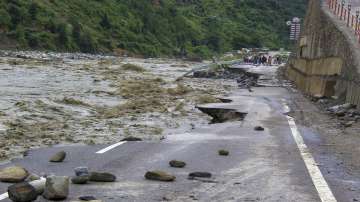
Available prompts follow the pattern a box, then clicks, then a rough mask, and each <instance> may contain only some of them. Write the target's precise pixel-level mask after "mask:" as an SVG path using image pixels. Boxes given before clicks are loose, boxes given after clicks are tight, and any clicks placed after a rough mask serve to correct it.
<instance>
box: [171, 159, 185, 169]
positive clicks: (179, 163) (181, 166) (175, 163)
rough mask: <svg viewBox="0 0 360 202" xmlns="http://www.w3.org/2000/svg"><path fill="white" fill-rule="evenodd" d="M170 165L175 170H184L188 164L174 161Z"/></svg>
mask: <svg viewBox="0 0 360 202" xmlns="http://www.w3.org/2000/svg"><path fill="white" fill-rule="evenodd" d="M169 165H170V166H171V167H173V168H183V167H185V166H186V163H185V162H183V161H177V160H172V161H170V162H169Z"/></svg>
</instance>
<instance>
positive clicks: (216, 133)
mask: <svg viewBox="0 0 360 202" xmlns="http://www.w3.org/2000/svg"><path fill="white" fill-rule="evenodd" d="M253 90H254V92H252V93H250V92H248V91H247V90H237V91H235V92H234V93H233V94H232V95H231V96H229V98H230V99H232V100H233V102H232V103H227V104H224V103H222V104H210V105H207V107H214V106H216V107H224V108H232V109H236V110H238V111H239V112H246V113H248V115H247V116H246V117H245V119H244V121H239V122H226V123H219V124H209V125H207V126H204V127H201V128H195V129H193V130H191V131H188V132H187V133H184V134H176V135H171V136H168V137H167V138H166V139H165V140H163V141H161V142H156V141H154V142H126V143H124V144H122V145H120V146H118V147H115V148H113V149H111V150H109V151H107V152H105V153H102V154H97V153H96V152H98V151H99V150H101V149H103V148H106V147H107V146H109V145H97V146H78V145H77V146H67V147H53V148H44V149H38V150H33V151H31V152H29V155H28V156H27V157H25V158H24V159H17V160H13V161H12V162H11V163H8V164H4V165H2V166H1V167H4V166H8V165H10V164H11V165H13V164H14V165H21V166H24V167H25V168H27V169H28V170H29V171H31V172H34V173H44V172H45V173H48V174H56V175H67V176H72V175H73V169H74V168H75V167H78V166H88V167H89V168H90V169H91V170H93V171H107V172H112V173H114V174H115V175H116V176H117V177H118V179H117V182H116V183H108V184H103V183H90V184H87V185H71V188H70V190H71V191H70V196H69V198H68V201H71V200H74V199H76V198H77V197H78V196H81V195H92V196H95V197H96V198H98V199H102V200H103V201H106V202H112V201H114V202H115V201H194V200H198V201H299V202H300V201H301V202H306V201H321V199H320V197H321V196H319V193H318V191H317V188H316V187H315V186H314V183H313V180H314V179H312V176H310V175H309V171H308V169H307V166H306V165H305V163H304V160H303V158H302V156H301V153H300V152H299V148H298V146H297V144H296V142H295V141H294V138H293V136H292V131H291V129H290V127H289V123H288V120H287V117H286V114H285V113H286V109H284V99H285V100H289V99H290V97H289V93H288V91H287V90H286V89H284V88H280V87H262V88H254V89H253ZM258 125H261V126H263V127H265V131H254V127H255V126H258ZM300 127H301V126H300ZM306 141H309V140H308V139H307V138H305V142H306ZM310 141H312V140H310ZM316 141H318V140H316ZM219 149H226V150H229V151H230V155H229V156H228V157H221V156H218V154H217V151H218V150H219ZM59 150H65V151H66V152H68V158H67V159H66V161H65V162H63V163H59V164H54V163H49V162H48V159H49V157H50V156H51V155H53V154H54V153H56V152H57V151H59ZM315 156H316V155H315ZM173 159H177V160H183V161H185V162H186V163H187V166H186V168H184V169H175V168H170V167H169V166H168V162H169V161H170V160H173ZM315 166H316V165H315ZM154 169H156V170H158V169H160V170H164V171H167V172H169V173H171V174H173V175H175V176H176V177H177V179H176V181H175V182H172V183H162V182H153V181H146V180H145V179H144V174H145V172H146V171H148V170H154ZM193 171H207V172H211V173H212V174H213V178H212V180H213V181H214V182H211V183H210V182H202V181H197V180H189V179H187V175H188V173H189V172H193ZM326 177H327V176H325V179H326ZM7 186H8V184H0V191H1V193H4V192H5V191H6V187H7ZM331 188H332V189H334V190H336V187H331ZM338 195H339V196H338ZM343 195H345V193H336V195H335V197H337V198H342V199H344V200H339V201H351V200H352V199H349V200H348V198H346V196H343ZM3 201H4V202H8V201H9V200H8V199H5V200H3ZM38 201H44V200H43V199H42V198H41V197H39V199H38Z"/></svg>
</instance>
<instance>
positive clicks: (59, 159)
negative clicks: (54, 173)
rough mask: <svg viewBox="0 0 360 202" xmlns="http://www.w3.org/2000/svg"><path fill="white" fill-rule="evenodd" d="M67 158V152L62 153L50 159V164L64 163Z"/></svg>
mask: <svg viewBox="0 0 360 202" xmlns="http://www.w3.org/2000/svg"><path fill="white" fill-rule="evenodd" d="M65 158H66V152H65V151H60V152H58V153H56V154H55V155H54V156H52V157H51V158H50V162H54V163H60V162H63V161H64V160H65Z"/></svg>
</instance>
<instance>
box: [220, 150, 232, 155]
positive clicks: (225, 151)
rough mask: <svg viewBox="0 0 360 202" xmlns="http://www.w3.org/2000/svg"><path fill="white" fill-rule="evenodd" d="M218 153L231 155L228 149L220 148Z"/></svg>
mask: <svg viewBox="0 0 360 202" xmlns="http://www.w3.org/2000/svg"><path fill="white" fill-rule="evenodd" d="M218 153H219V155H220V156H229V153H230V152H229V151H227V150H219V151H218Z"/></svg>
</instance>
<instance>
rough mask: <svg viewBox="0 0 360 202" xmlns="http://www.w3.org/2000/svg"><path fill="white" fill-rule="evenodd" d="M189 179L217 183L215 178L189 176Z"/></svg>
mask: <svg viewBox="0 0 360 202" xmlns="http://www.w3.org/2000/svg"><path fill="white" fill-rule="evenodd" d="M188 179H189V180H196V181H200V182H203V183H219V182H218V181H216V180H209V179H204V178H200V177H189V178H188Z"/></svg>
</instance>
